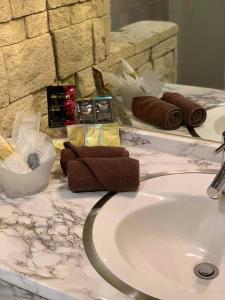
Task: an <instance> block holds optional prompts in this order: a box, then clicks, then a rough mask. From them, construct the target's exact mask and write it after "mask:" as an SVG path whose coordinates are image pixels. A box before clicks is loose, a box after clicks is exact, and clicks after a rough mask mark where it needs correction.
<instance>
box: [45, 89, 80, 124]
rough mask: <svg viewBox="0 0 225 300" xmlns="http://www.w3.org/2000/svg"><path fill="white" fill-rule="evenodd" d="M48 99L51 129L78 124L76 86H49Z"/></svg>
mask: <svg viewBox="0 0 225 300" xmlns="http://www.w3.org/2000/svg"><path fill="white" fill-rule="evenodd" d="M47 98H48V125H49V128H60V127H65V126H66V125H72V124H75V123H76V90H75V86H48V88H47Z"/></svg>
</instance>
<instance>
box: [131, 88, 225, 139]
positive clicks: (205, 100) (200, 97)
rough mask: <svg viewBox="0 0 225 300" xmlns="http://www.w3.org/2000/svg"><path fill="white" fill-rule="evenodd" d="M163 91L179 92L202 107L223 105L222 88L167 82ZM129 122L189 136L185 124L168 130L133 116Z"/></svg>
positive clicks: (143, 127)
mask: <svg viewBox="0 0 225 300" xmlns="http://www.w3.org/2000/svg"><path fill="white" fill-rule="evenodd" d="M163 92H173V93H180V94H182V95H183V96H185V97H187V98H188V99H190V100H192V101H194V102H196V103H198V104H200V105H202V107H204V108H205V109H209V108H210V107H213V106H215V105H225V91H224V90H218V89H212V88H204V87H195V86H188V85H179V84H172V83H167V84H166V85H165V87H164V89H163ZM131 122H132V125H133V126H134V127H137V128H140V129H147V130H154V131H160V132H165V133H166V132H168V133H171V134H176V135H182V136H191V134H190V133H189V131H188V129H187V127H186V126H180V128H178V129H177V130H172V131H171V130H170V131H169V130H164V129H161V128H157V127H155V126H152V125H148V124H146V123H144V122H142V121H140V120H138V119H137V118H135V117H134V116H132V117H131Z"/></svg>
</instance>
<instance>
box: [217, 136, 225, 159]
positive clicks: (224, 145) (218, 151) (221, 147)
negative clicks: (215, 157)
mask: <svg viewBox="0 0 225 300" xmlns="http://www.w3.org/2000/svg"><path fill="white" fill-rule="evenodd" d="M222 137H223V143H222V145H221V146H219V147H218V148H217V149H216V150H215V152H216V153H217V154H218V153H220V152H221V151H224V150H225V131H224V132H223V133H222Z"/></svg>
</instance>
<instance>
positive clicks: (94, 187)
mask: <svg viewBox="0 0 225 300" xmlns="http://www.w3.org/2000/svg"><path fill="white" fill-rule="evenodd" d="M139 184H140V181H139V161H138V160H136V159H132V158H128V157H114V158H83V159H77V160H71V161H69V162H68V186H69V189H70V190H71V191H72V192H88V191H111V192H127V191H136V190H137V189H138V187H139Z"/></svg>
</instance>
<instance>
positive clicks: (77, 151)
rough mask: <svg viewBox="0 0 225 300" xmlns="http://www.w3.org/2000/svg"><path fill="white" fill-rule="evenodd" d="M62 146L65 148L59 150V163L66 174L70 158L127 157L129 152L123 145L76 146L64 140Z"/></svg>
mask: <svg viewBox="0 0 225 300" xmlns="http://www.w3.org/2000/svg"><path fill="white" fill-rule="evenodd" d="M64 147H65V149H63V150H62V151H61V158H60V164H61V167H62V170H63V173H64V174H65V175H67V163H68V162H69V161H70V160H76V159H79V158H101V157H102V158H110V157H129V152H128V151H127V150H126V149H125V148H123V147H106V146H96V147H86V146H82V147H76V146H74V145H73V144H72V143H70V142H65V143H64Z"/></svg>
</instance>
